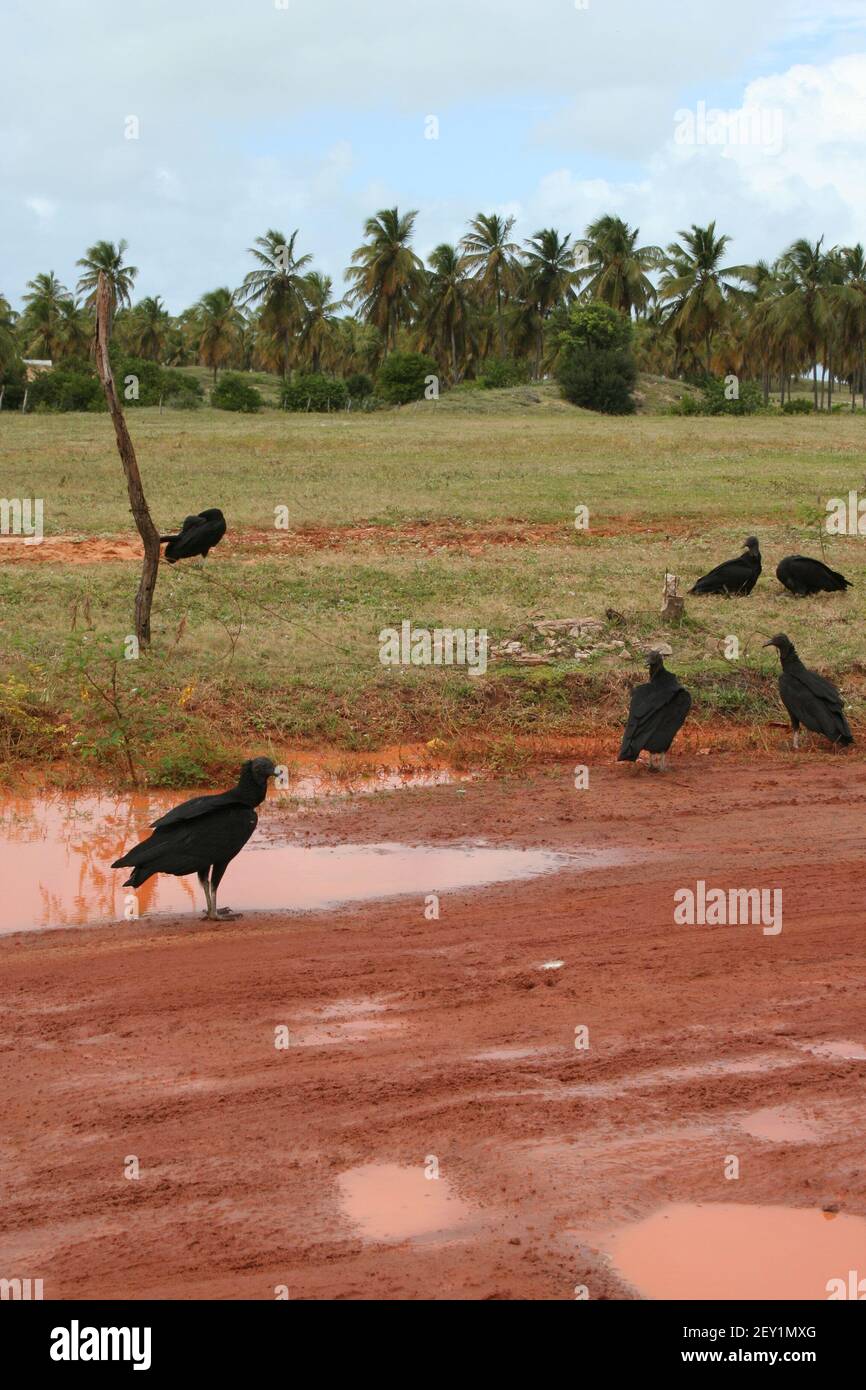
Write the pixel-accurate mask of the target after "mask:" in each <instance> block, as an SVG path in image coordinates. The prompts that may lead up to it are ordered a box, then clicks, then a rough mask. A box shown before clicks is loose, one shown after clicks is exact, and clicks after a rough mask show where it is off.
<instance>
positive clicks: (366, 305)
mask: <svg viewBox="0 0 866 1390" xmlns="http://www.w3.org/2000/svg"><path fill="white" fill-rule="evenodd" d="M417 216H418V214H417V212H406V213H403V214H402V215H401V214H400V211H399V209H398V208H383V209H382V210H381V211H380V212H377V213H376V216H375V217H368V218H367V221H366V222H365V223H364V236H365V237H366V241H365V242H363V243H362V245H361V246H359V247H357V249H356V250H355V251H353V253H352V264H351V265H350V266H349V267H348V268H347V270H346V279H347V280H349V281H350V282H351V284H352V288H351V289H350V290H349V293H348V294H347V296H346V298H347V300H348V301H349V302H350V303H352V304H357V306H358V308H359V309H360V312H361V316H362V318H364V319H365V320H366V322H367V323H372V324H375V326H376V327H377V328H378V329H379V331H380V333H381V334H382V337H383V339H384V344H385V353H386V354H387V353H388V352H390V351H391V349H392V348H393V347H394V346H395V344H396V341H397V329H398V328H399V326H400V324H401V323H408V322H409V320H410V319H411V316H412V313H413V311H414V309H415V308H416V306H417V303H418V299H419V296H420V293H421V290H422V288H423V285H424V267H423V265H422V263H421V261H420V260H419V259H418V257H417V256H416V255H415V252H414V251H413V250H412V248H411V246H410V245H409V241H410V238H411V236H412V231H413V228H414V226H415V218H416V217H417Z"/></svg>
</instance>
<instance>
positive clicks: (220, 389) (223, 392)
mask: <svg viewBox="0 0 866 1390" xmlns="http://www.w3.org/2000/svg"><path fill="white" fill-rule="evenodd" d="M210 403H211V405H212V406H215V407H216V409H217V410H240V411H242V412H243V413H244V414H245V415H253V414H255V412H256V411H257V410H258V409H260V407H261V404H262V398H261V395H260V393H259V392H258V391H257V390H256V388H255V387H254V386H249V385H248V384H247V382H245V381H244V379H243V377H242V376H240V375H239V374H238V373H237V372H224V373H223V375H222V376H221V377H220V379H219V381H218V382H217V384H216V386H215V387H214V388H213V390H212V391H211V393H210Z"/></svg>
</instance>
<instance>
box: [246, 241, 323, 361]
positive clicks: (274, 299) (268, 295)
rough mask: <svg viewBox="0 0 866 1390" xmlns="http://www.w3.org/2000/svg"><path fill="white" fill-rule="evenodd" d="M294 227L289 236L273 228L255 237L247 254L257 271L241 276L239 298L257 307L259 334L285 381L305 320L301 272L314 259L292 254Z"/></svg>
mask: <svg viewBox="0 0 866 1390" xmlns="http://www.w3.org/2000/svg"><path fill="white" fill-rule="evenodd" d="M297 237H298V232H297V228H296V229H295V231H293V232H292V235H291V236H290V237H285V236H283V234H282V232H278V231H274V229H273V228H271V229H269V230H268V231H267V232H265V235H264V236H263V237H262V236H260V237H256V242H255V245H254V246H251V247H250V248H249V253H250V255H251V256H254V257H255V258H256V260H257V261H258V263H259V264H258V268H257V269H256V270H251V271H250V272H249V274H248V275H246V276H245V277H244V282H243V285H242V286H241V290H240V295H239V299H240V302H241V303H242V304H257V305H259V306H260V313H259V319H258V328H259V333H260V335H261V337H262V339H263V340H268V341H269V345H270V346H269V349H268V351H269V355H270V357H271V359H272V360H273V361H275V362H276V364H277V365H278V367H279V371H280V374H281V376H282V377H283V378H284V379H285V377H286V376H287V375H288V372H289V367H290V366H291V364H292V360H293V357H294V351H295V342H294V340H295V337H296V335H297V333H298V332H299V331H300V327H301V323H302V322H303V317H304V272H305V271H306V267H307V266H308V265H309V264H310V262H311V260H312V259H313V258H312V256H310V255H309V254H307V255H304V256H296V255H295V242H296V240H297Z"/></svg>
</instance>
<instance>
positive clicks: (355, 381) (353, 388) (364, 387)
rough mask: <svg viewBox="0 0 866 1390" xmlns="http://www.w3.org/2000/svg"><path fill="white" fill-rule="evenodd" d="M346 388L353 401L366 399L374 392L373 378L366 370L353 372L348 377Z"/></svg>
mask: <svg viewBox="0 0 866 1390" xmlns="http://www.w3.org/2000/svg"><path fill="white" fill-rule="evenodd" d="M346 390H347V391H348V393H349V395H350V396H351V397H352V400H353V401H363V400H366V398H367V397H368V396H372V394H373V378H372V377H369V376H367V374H366V372H352V375H351V376H347V377H346Z"/></svg>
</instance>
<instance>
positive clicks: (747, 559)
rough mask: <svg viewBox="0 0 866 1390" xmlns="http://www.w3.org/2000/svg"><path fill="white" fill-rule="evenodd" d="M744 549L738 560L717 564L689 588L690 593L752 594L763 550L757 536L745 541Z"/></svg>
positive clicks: (759, 570)
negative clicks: (761, 550) (759, 546)
mask: <svg viewBox="0 0 866 1390" xmlns="http://www.w3.org/2000/svg"><path fill="white" fill-rule="evenodd" d="M743 544H744V547H745V549H744V551H743V554H742V555H740V556H739V558H738V559H736V560H726V561H725V563H724V564H723V565H716V568H715V569H714V570H710V572H709V574H705V575H704V576H703V577H702V578H701V579H699V580H698V582H697V583H696V584H693V585H692V587H691V589H689V593H690V594H750V593H751V592H752V590H753V589H754V587H755V585H756V584H757V582H758V576H759V574H760V573H761V552H760V550H759V548H758V539H757V537H756V536H748V537H747V538H746V540H745V541H744V542H743Z"/></svg>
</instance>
